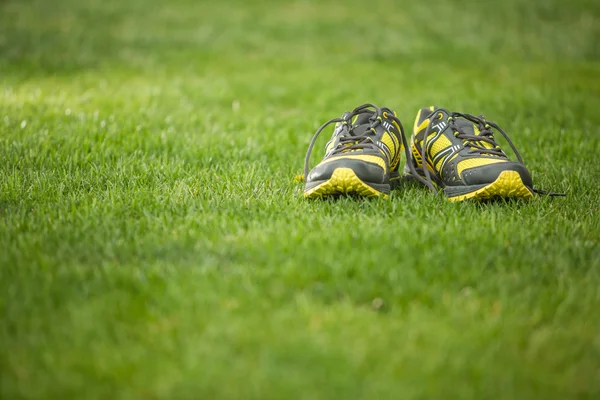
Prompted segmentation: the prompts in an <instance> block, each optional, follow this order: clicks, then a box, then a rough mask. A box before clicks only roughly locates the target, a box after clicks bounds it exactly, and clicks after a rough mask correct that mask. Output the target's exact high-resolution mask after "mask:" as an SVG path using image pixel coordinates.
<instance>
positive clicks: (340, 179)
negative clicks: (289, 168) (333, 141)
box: [304, 168, 388, 199]
mask: <svg viewBox="0 0 600 400" xmlns="http://www.w3.org/2000/svg"><path fill="white" fill-rule="evenodd" d="M342 194H344V195H357V196H361V197H379V196H382V197H384V198H385V197H388V195H387V194H385V193H383V192H380V191H378V190H376V189H373V188H372V187H371V186H369V185H367V184H366V183H364V182H363V181H361V180H360V178H359V177H358V176H356V174H355V173H354V171H353V170H352V169H350V168H336V170H335V171H333V174H331V178H329V180H327V181H325V182H323V183H321V184H319V185H317V186H315V187H314V188H311V189H309V190H307V191H306V192H304V197H305V198H307V199H315V198H321V197H328V196H335V195H342Z"/></svg>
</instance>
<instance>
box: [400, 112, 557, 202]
mask: <svg viewBox="0 0 600 400" xmlns="http://www.w3.org/2000/svg"><path fill="white" fill-rule="evenodd" d="M438 110H443V111H446V112H447V113H448V114H450V127H451V128H452V129H453V130H454V131H455V136H456V137H457V138H459V139H463V141H464V143H465V146H466V147H469V148H470V149H471V150H470V152H471V153H479V154H492V155H497V156H503V157H506V154H504V152H503V151H502V149H500V147H499V146H498V144H497V143H496V141H495V140H494V131H493V130H492V129H491V128H493V129H495V130H496V131H498V132H500V134H501V135H502V136H504V138H505V139H506V141H507V142H508V144H509V145H510V148H511V149H512V150H513V152H514V153H515V155H516V156H517V159H518V160H519V162H520V163H521V164H525V163H524V162H523V157H521V154H520V153H519V151H518V150H517V148H516V147H515V145H514V143H513V142H512V140H510V137H509V136H508V134H507V133H506V132H504V130H503V129H502V128H500V127H499V126H498V125H497V124H496V123H494V122H491V121H487V120H485V119H484V117H483V116H479V117H476V116H474V115H471V114H466V113H459V112H450V111H448V110H446V109H443V108H442V109H438ZM456 118H464V119H466V120H467V121H470V122H472V123H474V124H477V127H478V129H479V135H471V134H468V133H465V132H464V131H463V130H462V129H461V128H460V127H459V126H457V125H456ZM478 142H485V143H489V144H491V145H492V146H493V147H492V148H488V147H485V146H480V145H479V144H477V143H478ZM425 149H427V135H425V137H424V138H423V142H422V143H421V154H422V155H423V165H422V171H423V174H424V175H425V179H426V180H427V181H429V182H432V180H431V176H430V174H429V169H428V168H427V164H426V163H427V158H426V155H425ZM409 164H410V163H409ZM411 173H412V170H411ZM431 186H433V184H432V185H431ZM431 186H430V187H431ZM531 190H533V192H534V193H537V194H541V195H547V196H565V194H564V193H554V192H550V191H547V190H542V189H536V188H531ZM433 192H434V193H435V194H437V191H436V190H435V189H433Z"/></svg>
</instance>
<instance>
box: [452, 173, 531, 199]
mask: <svg viewBox="0 0 600 400" xmlns="http://www.w3.org/2000/svg"><path fill="white" fill-rule="evenodd" d="M532 196H533V193H532V192H531V190H530V189H529V188H528V187H527V186H525V184H524V183H523V180H522V179H521V175H519V173H518V172H517V171H503V172H501V173H500V175H499V176H498V178H496V180H495V181H494V182H492V183H490V184H489V185H487V186H484V187H482V188H480V189H477V190H475V191H473V192H471V193H467V194H463V195H460V196H454V197H449V198H448V200H450V201H463V200H468V199H474V200H487V199H491V198H494V197H506V198H508V197H512V198H528V197H532Z"/></svg>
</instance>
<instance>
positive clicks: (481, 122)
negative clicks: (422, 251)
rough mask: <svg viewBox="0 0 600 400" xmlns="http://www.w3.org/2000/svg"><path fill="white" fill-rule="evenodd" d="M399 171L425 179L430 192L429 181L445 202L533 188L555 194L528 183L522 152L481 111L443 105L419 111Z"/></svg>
mask: <svg viewBox="0 0 600 400" xmlns="http://www.w3.org/2000/svg"><path fill="white" fill-rule="evenodd" d="M494 130H495V131H497V132H500V133H501V134H502V136H504V138H505V139H506V141H507V142H508V144H509V145H510V147H511V148H512V150H513V151H514V153H515V155H516V156H517V159H518V160H519V161H518V162H516V161H511V160H510V159H509V158H508V157H507V156H506V154H505V153H504V151H502V149H501V148H500V147H499V146H498V144H497V143H496V140H495V139H494ZM415 171H416V174H417V175H415V174H414V172H415ZM404 173H405V176H409V177H416V178H417V179H418V180H420V181H423V179H424V180H425V181H426V182H427V183H428V185H427V186H429V187H430V188H431V189H432V190H433V191H434V192H435V191H436V190H435V187H434V185H432V183H434V184H435V186H437V187H439V188H442V189H443V191H444V193H445V194H446V196H448V199H449V200H450V201H461V200H467V199H476V200H485V199H491V198H495V197H515V198H528V197H532V196H533V194H534V193H540V194H549V195H559V194H556V193H549V192H545V191H542V190H537V189H534V188H533V182H532V179H531V174H530V173H529V170H528V169H527V168H526V167H525V165H524V164H523V159H522V158H521V155H520V154H519V152H518V151H517V149H516V148H515V146H514V144H513V143H512V141H511V140H510V138H509V137H508V135H507V134H506V132H504V131H503V130H502V129H501V128H500V127H499V126H498V125H496V124H495V123H493V122H490V121H487V120H486V119H485V118H484V117H483V116H478V117H476V116H474V115H470V114H464V113H458V112H451V111H448V110H447V109H444V108H436V107H429V108H422V109H421V110H419V113H418V114H417V118H416V120H415V125H414V132H413V136H412V140H411V157H410V158H409V159H408V160H407V165H406V167H405V171H404Z"/></svg>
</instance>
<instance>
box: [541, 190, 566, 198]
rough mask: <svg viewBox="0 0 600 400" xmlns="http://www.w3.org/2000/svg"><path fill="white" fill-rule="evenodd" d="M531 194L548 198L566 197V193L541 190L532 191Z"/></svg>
mask: <svg viewBox="0 0 600 400" xmlns="http://www.w3.org/2000/svg"><path fill="white" fill-rule="evenodd" d="M533 193H536V194H539V195H541V196H550V197H566V196H567V195H566V193H554V192H550V191H548V190H542V189H535V188H534V189H533Z"/></svg>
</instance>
